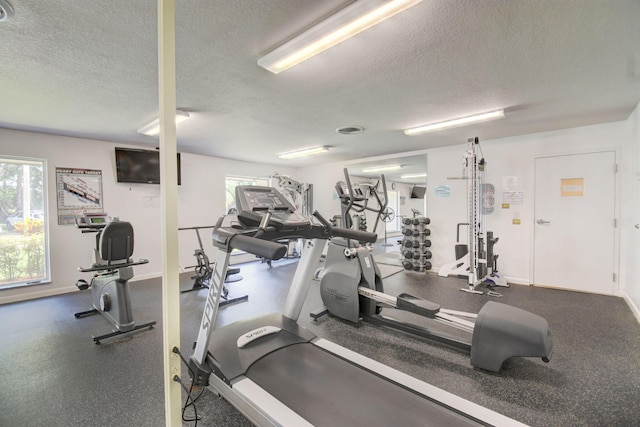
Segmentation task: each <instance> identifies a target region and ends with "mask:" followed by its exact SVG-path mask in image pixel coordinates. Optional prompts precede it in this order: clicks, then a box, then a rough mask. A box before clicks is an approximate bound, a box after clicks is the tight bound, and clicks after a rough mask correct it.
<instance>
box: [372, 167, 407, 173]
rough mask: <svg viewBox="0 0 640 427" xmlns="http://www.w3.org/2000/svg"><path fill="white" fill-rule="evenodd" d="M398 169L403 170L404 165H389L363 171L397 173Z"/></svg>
mask: <svg viewBox="0 0 640 427" xmlns="http://www.w3.org/2000/svg"><path fill="white" fill-rule="evenodd" d="M398 169H402V165H388V166H376V167H373V168H368V169H362V172H365V173H366V172H385V171H396V170H398Z"/></svg>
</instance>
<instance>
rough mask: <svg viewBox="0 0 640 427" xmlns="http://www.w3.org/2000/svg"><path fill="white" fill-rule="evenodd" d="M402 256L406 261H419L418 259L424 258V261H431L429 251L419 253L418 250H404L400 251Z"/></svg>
mask: <svg viewBox="0 0 640 427" xmlns="http://www.w3.org/2000/svg"><path fill="white" fill-rule="evenodd" d="M402 256H404V257H405V258H406V259H420V258H426V259H431V256H432V254H431V251H428V250H426V251H424V252H422V251H420V250H416V249H414V250H411V249H406V250H404V251H402Z"/></svg>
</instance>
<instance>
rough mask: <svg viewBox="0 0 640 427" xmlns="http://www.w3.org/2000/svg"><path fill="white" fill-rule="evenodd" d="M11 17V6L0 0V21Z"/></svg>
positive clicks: (5, 0)
mask: <svg viewBox="0 0 640 427" xmlns="http://www.w3.org/2000/svg"><path fill="white" fill-rule="evenodd" d="M12 16H13V6H11V3H9V2H8V1H7V0H0V21H4V20H5V19H9V18H11V17H12Z"/></svg>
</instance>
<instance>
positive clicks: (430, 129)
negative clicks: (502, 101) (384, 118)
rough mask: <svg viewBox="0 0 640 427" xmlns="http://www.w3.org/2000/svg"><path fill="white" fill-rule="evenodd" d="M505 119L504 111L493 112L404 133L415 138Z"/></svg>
mask: <svg viewBox="0 0 640 427" xmlns="http://www.w3.org/2000/svg"><path fill="white" fill-rule="evenodd" d="M496 119H504V110H497V111H491V112H489V113H482V114H476V115H474V116H468V117H461V118H458V119H453V120H447V121H444V122H438V123H432V124H430V125H424V126H419V127H415V128H412V129H407V130H405V131H404V133H405V135H409V136H414V135H420V134H422V133H427V132H433V131H436V130H440V129H445V128H450V127H455V126H464V125H468V124H470V123H477V122H486V121H489V120H496Z"/></svg>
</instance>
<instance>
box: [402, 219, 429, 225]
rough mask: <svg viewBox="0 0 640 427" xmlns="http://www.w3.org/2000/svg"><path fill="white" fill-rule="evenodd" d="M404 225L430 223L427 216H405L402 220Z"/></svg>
mask: <svg viewBox="0 0 640 427" xmlns="http://www.w3.org/2000/svg"><path fill="white" fill-rule="evenodd" d="M402 223H403V224H404V225H420V224H430V223H431V220H430V219H429V218H424V217H420V218H405V219H403V220H402Z"/></svg>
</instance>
